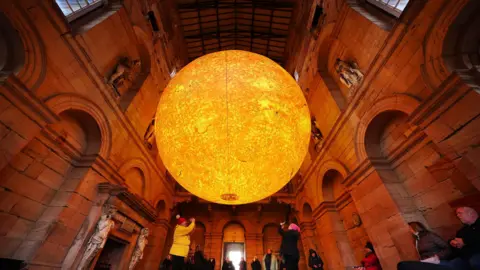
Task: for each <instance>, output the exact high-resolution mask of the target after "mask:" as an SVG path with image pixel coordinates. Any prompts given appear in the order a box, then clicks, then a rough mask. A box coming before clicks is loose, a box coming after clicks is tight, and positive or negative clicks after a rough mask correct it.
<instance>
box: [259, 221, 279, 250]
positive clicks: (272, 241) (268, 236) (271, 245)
mask: <svg viewBox="0 0 480 270" xmlns="http://www.w3.org/2000/svg"><path fill="white" fill-rule="evenodd" d="M262 234H263V254H267V250H268V249H271V250H272V252H273V253H274V254H278V253H279V252H280V244H281V242H282V237H281V236H280V234H279V233H278V224H273V223H269V224H266V225H265V226H264V227H263V230H262Z"/></svg>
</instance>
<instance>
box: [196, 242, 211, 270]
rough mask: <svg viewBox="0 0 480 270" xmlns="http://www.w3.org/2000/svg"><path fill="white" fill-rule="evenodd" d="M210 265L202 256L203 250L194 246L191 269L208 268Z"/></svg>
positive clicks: (207, 269)
mask: <svg viewBox="0 0 480 270" xmlns="http://www.w3.org/2000/svg"><path fill="white" fill-rule="evenodd" d="M209 268H210V266H209V263H208V261H207V259H205V257H204V256H203V252H202V251H201V250H200V247H199V246H197V247H196V248H195V253H194V255H193V269H194V270H209Z"/></svg>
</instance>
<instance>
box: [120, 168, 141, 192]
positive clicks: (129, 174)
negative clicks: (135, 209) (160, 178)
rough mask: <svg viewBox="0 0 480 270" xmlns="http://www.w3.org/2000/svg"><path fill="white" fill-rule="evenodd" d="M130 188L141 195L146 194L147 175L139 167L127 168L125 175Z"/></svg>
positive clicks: (124, 177)
mask: <svg viewBox="0 0 480 270" xmlns="http://www.w3.org/2000/svg"><path fill="white" fill-rule="evenodd" d="M122 177H123V179H125V183H126V184H127V186H128V188H129V189H130V190H131V191H132V192H133V193H137V194H139V195H141V196H144V195H145V175H144V173H143V171H142V170H141V169H140V168H138V167H132V168H130V169H128V170H126V171H125V172H124V173H123V175H122Z"/></svg>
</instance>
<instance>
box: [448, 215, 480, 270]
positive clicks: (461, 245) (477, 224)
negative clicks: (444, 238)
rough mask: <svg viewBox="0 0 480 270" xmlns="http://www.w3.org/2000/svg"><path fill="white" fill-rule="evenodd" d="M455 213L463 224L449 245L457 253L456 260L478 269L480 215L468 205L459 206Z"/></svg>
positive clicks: (479, 263) (479, 259) (479, 256)
mask: <svg viewBox="0 0 480 270" xmlns="http://www.w3.org/2000/svg"><path fill="white" fill-rule="evenodd" d="M456 214H457V217H458V219H460V221H461V222H462V223H463V224H464V226H463V227H462V228H461V229H460V230H459V231H458V232H457V234H456V236H455V238H454V239H453V240H451V241H450V245H451V246H452V247H454V248H455V250H456V252H457V253H458V254H459V258H457V259H456V261H457V263H462V264H464V265H466V267H470V268H472V269H475V270H478V269H480V217H479V215H478V213H477V211H475V209H473V208H470V207H459V208H457V210H456ZM452 263H454V262H452ZM457 268H458V267H457Z"/></svg>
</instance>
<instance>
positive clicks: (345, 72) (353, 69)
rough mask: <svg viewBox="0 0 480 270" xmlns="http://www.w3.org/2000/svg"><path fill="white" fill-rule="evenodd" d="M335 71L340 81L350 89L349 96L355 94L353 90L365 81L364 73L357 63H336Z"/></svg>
mask: <svg viewBox="0 0 480 270" xmlns="http://www.w3.org/2000/svg"><path fill="white" fill-rule="evenodd" d="M335 71H336V72H337V73H338V75H339V76H340V81H341V82H342V83H343V84H344V85H346V86H347V87H348V88H349V89H350V92H349V96H351V95H352V94H353V91H352V90H355V88H356V87H357V86H358V85H360V83H361V82H362V80H363V73H362V72H361V71H360V69H359V68H358V65H357V64H356V63H355V62H351V63H347V62H345V61H342V60H340V59H337V61H336V62H335Z"/></svg>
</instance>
